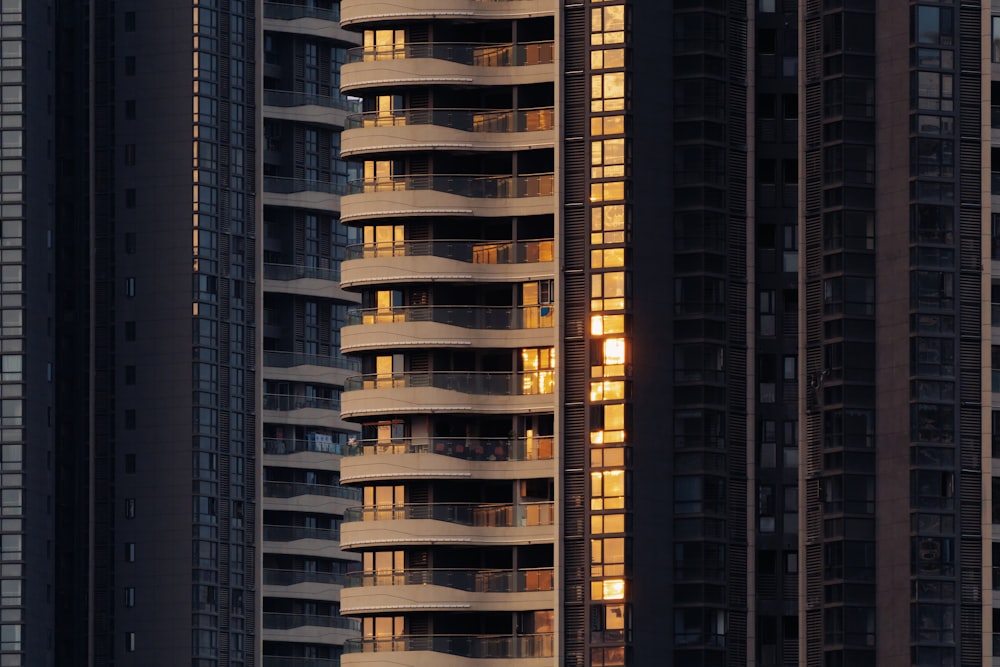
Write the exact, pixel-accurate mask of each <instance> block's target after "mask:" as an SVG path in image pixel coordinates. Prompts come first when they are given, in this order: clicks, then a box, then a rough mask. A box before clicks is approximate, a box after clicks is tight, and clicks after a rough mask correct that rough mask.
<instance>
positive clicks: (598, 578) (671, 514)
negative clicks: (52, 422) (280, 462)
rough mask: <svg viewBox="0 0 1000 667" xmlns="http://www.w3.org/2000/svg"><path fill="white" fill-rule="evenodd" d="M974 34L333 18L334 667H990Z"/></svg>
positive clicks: (616, 12) (505, 12) (752, 12)
mask: <svg viewBox="0 0 1000 667" xmlns="http://www.w3.org/2000/svg"><path fill="white" fill-rule="evenodd" d="M990 14H991V7H989V6H984V5H982V4H980V3H966V4H962V5H959V4H956V3H926V4H920V3H902V4H899V3H897V4H896V5H893V6H889V5H888V4H887V3H882V4H876V3H873V2H864V1H862V2H855V3H850V2H844V3H841V2H833V3H830V2H827V3H818V2H811V1H810V2H801V3H784V2H780V1H773V0H766V1H765V0H762V1H761V2H756V3H750V4H747V3H742V2H741V3H727V2H701V3H684V2H678V3H641V2H626V1H624V0H622V1H619V0H590V1H586V2H579V1H576V0H572V1H568V2H562V3H560V2H542V1H536V0H514V1H510V2H479V1H475V0H449V1H446V2H431V3H427V2H419V3H417V2H411V3H407V2H402V3H400V2H392V3H389V2H384V3H383V2H361V1H357V2H355V1H354V0H344V2H343V3H342V23H343V25H344V26H345V27H347V28H349V29H352V30H356V31H358V32H359V33H361V35H362V37H363V41H364V46H363V47H362V49H361V50H360V51H359V52H358V56H356V57H353V58H349V59H348V63H347V65H345V68H344V71H343V86H344V89H345V90H347V91H350V92H351V94H354V95H358V96H360V97H361V98H362V99H363V105H364V109H365V111H364V113H363V116H362V119H361V122H360V123H359V126H357V127H354V128H352V129H349V130H348V131H347V133H346V134H345V135H344V147H345V151H349V152H350V154H351V155H352V156H356V157H358V158H359V159H361V160H363V172H364V173H363V179H362V180H361V182H360V183H359V185H358V186H357V187H356V188H355V189H354V191H353V193H352V194H350V195H348V196H347V197H345V198H344V200H343V220H344V222H345V223H346V224H349V225H354V226H357V227H358V228H359V229H361V230H362V234H363V245H362V248H361V250H360V252H359V254H357V255H354V256H352V258H351V259H350V261H349V262H347V263H346V264H345V270H344V284H345V285H346V286H348V287H349V288H351V289H356V290H357V291H358V292H359V293H360V294H361V297H362V308H361V310H359V311H358V312H357V314H356V315H354V316H353V317H349V326H348V327H347V328H346V329H345V331H344V349H345V351H346V352H348V353H350V354H353V355H355V356H357V357H358V358H359V359H360V360H361V364H362V374H361V375H360V376H358V377H357V378H351V379H348V381H347V384H346V385H345V395H344V399H343V410H344V416H345V418H347V419H349V420H352V421H355V422H357V423H360V424H361V428H362V436H361V440H360V441H359V444H360V447H359V449H358V450H357V451H356V452H355V453H357V454H360V456H357V457H349V458H348V459H347V460H345V462H344V464H343V475H344V481H348V482H350V483H353V484H357V485H358V486H360V487H361V488H362V489H363V494H364V503H363V506H362V507H360V508H358V509H357V510H353V511H348V513H347V514H346V515H345V524H344V528H343V532H342V539H343V542H342V546H343V547H344V548H345V549H347V550H351V551H355V552H357V553H360V554H361V561H362V567H363V570H362V572H361V573H360V574H358V575H354V576H352V578H349V580H348V588H347V589H346V590H345V591H344V593H343V600H344V603H343V608H342V611H343V612H344V613H346V614H349V615H354V616H356V617H358V618H360V620H361V631H362V638H361V639H360V640H358V641H356V642H354V641H352V642H348V644H347V647H346V653H345V657H344V659H343V661H344V663H345V664H352V665H354V664H357V665H360V664H366V665H367V664H388V663H389V662H401V663H403V664H425V663H424V662H422V661H432V660H433V659H432V658H431V657H429V656H428V654H427V653H426V652H427V651H431V652H433V655H434V656H435V658H434V659H441V657H440V654H443V653H448V654H451V655H460V656H464V657H466V658H477V657H482V656H485V655H491V656H498V655H499V656H503V657H505V658H507V659H509V660H521V659H524V660H528V661H529V662H531V661H537V662H531V664H546V663H547V662H557V663H559V664H567V665H584V664H585V665H625V664H630V665H647V664H678V665H744V664H751V663H752V664H760V665H796V664H804V665H827V666H835V665H850V664H861V665H875V664H878V665H887V664H900V665H904V664H912V665H956V664H963V665H966V664H984V663H985V662H986V661H989V660H990V659H991V656H992V655H993V653H994V651H993V645H992V643H991V642H990V641H988V640H987V639H988V637H989V634H990V632H991V631H990V627H991V626H990V623H991V622H992V620H991V619H992V610H991V607H992V599H991V598H990V597H989V596H988V595H984V594H983V592H984V591H989V590H991V589H992V587H993V584H992V573H991V572H990V571H989V569H988V568H987V569H985V570H984V568H983V563H984V558H987V557H990V554H991V549H992V546H991V542H992V540H991V539H990V533H989V530H990V528H989V527H990V525H991V521H990V520H988V519H987V517H989V516H990V515H991V513H992V507H991V506H990V505H989V504H988V503H985V502H984V501H986V500H988V499H989V498H991V495H992V482H991V479H990V478H991V474H990V468H991V457H990V456H987V455H985V453H984V452H983V449H982V443H983V441H984V440H985V439H986V438H988V437H990V436H991V433H992V430H991V429H992V416H991V415H990V412H991V405H992V398H991V393H992V389H993V387H992V386H990V385H989V384H986V383H985V380H984V378H983V374H982V368H983V367H984V361H983V360H984V359H985V358H986V354H987V353H988V352H990V350H989V349H988V346H989V345H990V342H987V341H990V340H991V338H992V334H991V333H990V328H989V322H990V318H991V316H992V314H989V315H987V314H986V313H987V309H986V308H985V307H984V303H985V301H984V298H983V294H984V293H985V292H986V291H987V289H989V287H990V285H991V279H990V273H991V271H990V269H989V268H987V267H989V259H990V255H989V254H988V253H986V252H985V250H984V245H983V242H984V240H985V238H986V235H987V231H988V230H991V228H990V223H991V220H990V219H989V218H988V216H987V213H988V211H989V209H990V203H991V202H990V200H989V194H988V192H989V190H987V189H986V188H985V187H984V185H983V184H984V177H985V173H986V171H987V166H988V165H989V164H990V160H991V158H992V156H991V154H990V152H988V151H987V150H986V147H987V146H988V145H989V142H990V141H991V139H990V137H989V136H988V134H987V133H988V132H989V127H990V125H989V124H987V123H986V122H985V121H984V112H985V108H986V102H985V101H984V100H988V99H989V95H990V91H989V87H988V86H987V82H988V81H989V80H990V78H991V69H990V68H991V65H990V62H989V60H990V52H989V49H987V46H988V44H987V41H988V40H985V39H984V35H988V34H990V30H991V29H992V19H991V16H990ZM550 44H551V52H550V51H549V49H550V46H549V45H550ZM550 53H551V55H550ZM550 105H551V108H552V111H551V123H550V122H549V121H548V118H547V114H548V113H549V111H548V108H549V107H550ZM550 147H551V148H550ZM550 240H551V248H552V250H551V262H552V264H551V265H550V264H549V263H548V259H549V256H548V255H547V254H545V253H543V252H541V251H539V250H534V249H532V248H531V246H532V245H534V244H536V243H538V244H541V243H544V244H546V245H547V244H548V243H549V242H550ZM526 244H527V245H526ZM549 281H551V287H549V284H550V283H549ZM535 309H537V316H536V314H535V312H534V311H535ZM543 313H544V315H543ZM548 317H551V318H552V319H551V321H548V320H547V319H546V318H548ZM550 325H551V327H552V330H551V331H550V332H547V333H546V332H545V330H546V329H547V328H548V327H549V326H550ZM997 357H998V358H1000V355H997ZM550 378H551V379H550ZM546 399H548V400H546ZM550 424H551V428H549V425H550ZM507 428H509V431H508V433H507V436H506V440H507V445H506V446H504V445H503V444H502V443H503V440H504V437H503V431H504V429H507ZM548 436H552V447H551V452H552V465H551V466H550V467H547V468H546V467H545V466H546V465H548V464H547V463H545V462H546V461H548V458H547V456H542V455H541V452H543V451H545V452H547V451H548V447H547V445H546V447H544V448H543V447H536V446H534V443H535V442H537V441H538V439H539V438H540V437H541V438H544V439H545V441H546V443H547V442H548ZM494 443H498V444H497V446H494ZM800 454H801V455H800ZM536 459H537V460H536ZM550 507H551V510H550V509H549V508H550ZM984 526H985V528H984ZM550 545H551V550H550ZM984 554H985V556H984ZM526 556H527V558H526ZM549 567H551V568H552V569H553V575H552V581H553V584H552V591H551V593H550V594H548V595H545V594H544V593H547V592H548V588H547V587H548V580H547V579H543V580H540V579H539V578H538V577H537V574H536V573H537V572H547V571H548V568H549ZM494 577H501V578H502V579H501V580H502V582H503V583H496V580H495V579H494ZM540 581H544V583H543V584H542V588H539V587H538V586H537V585H536V583H537V582H540ZM418 584H419V585H418ZM997 627H1000V626H997ZM387 656H390V657H387ZM526 664H527V663H526Z"/></svg>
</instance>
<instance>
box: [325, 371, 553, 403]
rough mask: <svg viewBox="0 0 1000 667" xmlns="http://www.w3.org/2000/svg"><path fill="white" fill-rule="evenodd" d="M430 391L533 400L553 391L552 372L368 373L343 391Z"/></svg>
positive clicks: (348, 382) (347, 382)
mask: <svg viewBox="0 0 1000 667" xmlns="http://www.w3.org/2000/svg"><path fill="white" fill-rule="evenodd" d="M413 387H417V388H423V387H433V388H434V389H445V390H448V391H457V392H461V393H463V394H478V395H485V396H534V395H538V394H551V393H553V391H555V370H554V369H552V370H545V371H529V372H525V373H371V374H369V375H356V376H353V377H349V378H347V380H345V381H344V391H358V390H361V389H405V388H413Z"/></svg>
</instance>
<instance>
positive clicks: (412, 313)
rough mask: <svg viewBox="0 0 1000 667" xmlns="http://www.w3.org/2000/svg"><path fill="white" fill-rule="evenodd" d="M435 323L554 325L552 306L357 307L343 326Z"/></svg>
mask: <svg viewBox="0 0 1000 667" xmlns="http://www.w3.org/2000/svg"><path fill="white" fill-rule="evenodd" d="M400 322H436V323H437V324H447V325H450V326H454V327H462V328H463V329H545V328H549V327H551V326H553V325H554V322H555V307H554V306H553V305H552V304H541V305H532V306H518V307H516V308H494V307H491V306H399V307H396V308H360V309H355V310H349V311H348V312H347V324H392V323H400Z"/></svg>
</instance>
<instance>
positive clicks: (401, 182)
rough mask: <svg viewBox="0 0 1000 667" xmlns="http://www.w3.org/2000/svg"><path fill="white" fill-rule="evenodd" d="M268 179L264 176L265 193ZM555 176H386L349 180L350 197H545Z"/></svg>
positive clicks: (552, 186)
mask: <svg viewBox="0 0 1000 667" xmlns="http://www.w3.org/2000/svg"><path fill="white" fill-rule="evenodd" d="M266 181H267V177H265V188H264V189H265V190H266V189H267V187H266ZM554 185H555V178H554V174H551V173H548V174H530V175H525V176H470V175H468V174H422V175H419V176H386V177H381V178H364V179H358V180H355V181H351V183H350V184H349V189H350V193H351V194H358V193H362V192H366V193H367V192H400V191H415V190H434V191H435V192H445V193H448V194H453V195H460V196H462V197H475V198H479V199H512V198H520V197H548V196H550V195H552V194H553V188H554Z"/></svg>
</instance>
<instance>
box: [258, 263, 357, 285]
mask: <svg viewBox="0 0 1000 667" xmlns="http://www.w3.org/2000/svg"><path fill="white" fill-rule="evenodd" d="M302 278H316V279H317V280H329V281H331V282H337V281H339V280H340V270H339V269H323V268H320V267H318V266H300V265H297V264H264V279H265V280H281V281H289V280H300V279H302Z"/></svg>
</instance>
